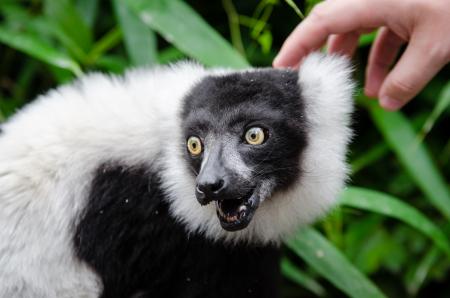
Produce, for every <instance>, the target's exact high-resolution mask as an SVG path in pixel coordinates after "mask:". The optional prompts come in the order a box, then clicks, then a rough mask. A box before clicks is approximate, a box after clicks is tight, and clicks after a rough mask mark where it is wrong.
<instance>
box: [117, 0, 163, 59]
mask: <svg viewBox="0 0 450 298" xmlns="http://www.w3.org/2000/svg"><path fill="white" fill-rule="evenodd" d="M113 4H114V10H115V14H116V18H117V20H118V22H119V24H120V27H121V29H122V32H123V39H124V42H125V48H126V50H127V53H128V56H129V57H130V60H131V63H132V64H133V65H151V64H155V63H156V62H157V54H158V51H157V41H156V35H155V33H154V32H152V31H151V30H150V29H149V28H148V26H147V25H146V24H144V23H143V22H142V21H141V20H140V19H139V17H138V15H137V14H135V13H134V12H133V11H131V9H130V8H129V7H128V5H127V4H126V3H125V2H124V1H123V0H114V1H113Z"/></svg>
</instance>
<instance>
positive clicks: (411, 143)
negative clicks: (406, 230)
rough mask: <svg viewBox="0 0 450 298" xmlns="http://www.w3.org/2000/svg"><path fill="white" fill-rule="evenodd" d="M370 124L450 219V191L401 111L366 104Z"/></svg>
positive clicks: (430, 198)
mask: <svg viewBox="0 0 450 298" xmlns="http://www.w3.org/2000/svg"><path fill="white" fill-rule="evenodd" d="M368 106H370V108H369V110H370V113H371V116H372V119H373V121H374V122H375V124H376V126H377V127H378V129H379V131H380V132H381V133H382V134H383V136H384V138H385V139H386V142H387V143H388V145H389V146H390V147H391V149H392V150H393V151H394V152H395V154H396V155H397V157H398V159H399V161H400V162H401V164H402V165H403V167H404V168H405V169H406V171H407V172H408V173H409V175H410V176H411V177H412V179H413V180H414V182H415V183H416V185H417V186H418V187H419V188H420V189H421V190H422V191H423V192H424V193H425V195H426V196H427V198H428V199H429V200H430V201H431V203H432V204H433V205H434V206H435V207H436V208H437V210H439V211H440V212H442V213H443V214H444V215H445V216H446V217H447V218H448V219H450V192H449V190H448V188H447V185H446V183H445V180H444V178H443V177H442V175H441V174H440V173H439V171H438V169H437V167H436V166H435V165H434V164H433V161H432V160H431V158H430V155H429V153H428V151H427V150H426V148H425V145H424V144H420V143H418V142H417V140H416V133H415V132H414V129H413V127H412V125H411V123H410V122H409V121H408V120H407V119H406V118H405V116H404V115H403V114H402V113H401V112H388V111H385V110H383V109H382V108H380V107H378V105H377V104H376V103H374V102H372V103H368Z"/></svg>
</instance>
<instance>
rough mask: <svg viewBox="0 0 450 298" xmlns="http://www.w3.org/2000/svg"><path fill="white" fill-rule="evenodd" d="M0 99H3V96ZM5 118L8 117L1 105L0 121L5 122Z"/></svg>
mask: <svg viewBox="0 0 450 298" xmlns="http://www.w3.org/2000/svg"><path fill="white" fill-rule="evenodd" d="M0 101H1V98H0ZM5 119H6V117H5V115H4V114H3V112H2V109H1V107H0V123H2V122H5Z"/></svg>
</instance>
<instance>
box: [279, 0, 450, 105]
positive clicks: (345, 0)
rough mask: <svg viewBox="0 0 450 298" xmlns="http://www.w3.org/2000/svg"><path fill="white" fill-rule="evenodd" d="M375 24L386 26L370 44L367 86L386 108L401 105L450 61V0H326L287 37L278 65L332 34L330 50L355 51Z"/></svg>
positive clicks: (297, 57)
mask: <svg viewBox="0 0 450 298" xmlns="http://www.w3.org/2000/svg"><path fill="white" fill-rule="evenodd" d="M376 28H381V29H380V30H379V32H378V35H377V38H376V39H375V41H374V43H373V45H372V48H371V50H370V55H369V61H368V65H367V69H366V83H365V87H364V91H365V93H366V95H367V96H370V97H378V98H379V100H380V105H381V106H382V107H383V108H385V109H387V110H397V109H399V108H401V107H402V106H404V105H405V104H406V103H407V102H408V101H409V100H411V99H412V98H413V97H414V96H415V95H417V93H419V91H420V90H421V89H422V88H423V87H424V86H425V85H426V84H427V83H428V82H429V81H430V80H431V79H432V78H433V76H434V75H435V74H436V73H437V72H438V71H439V70H440V69H441V68H442V67H443V66H444V65H445V64H447V63H448V62H449V61H450V0H401V1H399V0H378V1H373V0H328V1H326V2H322V3H320V4H318V5H316V6H315V7H314V9H313V10H312V11H311V13H310V15H309V16H308V17H307V18H306V19H305V20H304V21H303V22H301V23H300V24H299V25H298V26H297V28H296V29H295V30H294V31H293V32H292V33H291V35H290V36H289V37H288V38H287V40H286V41H285V42H284V44H283V47H282V48H281V50H280V52H279V54H278V56H277V57H276V58H275V60H274V62H273V66H274V67H288V66H292V67H295V66H298V64H299V63H300V61H301V60H302V59H303V57H305V56H306V55H307V54H308V53H309V52H311V51H313V50H316V49H319V48H320V47H321V46H322V45H323V44H324V43H325V42H326V40H327V38H328V51H329V52H330V53H341V54H345V55H349V56H351V55H352V54H353V52H354V51H355V49H356V47H357V44H358V39H359V36H360V34H362V33H365V32H370V31H372V30H374V29H376ZM406 42H407V43H408V46H407V48H406V50H405V51H404V53H403V54H402V56H401V57H400V59H399V60H398V62H397V63H396V64H395V65H394V67H393V68H392V70H391V69H390V68H391V65H392V64H393V63H394V62H395V59H396V57H397V55H398V52H399V50H400V48H401V46H402V45H403V44H404V43H406Z"/></svg>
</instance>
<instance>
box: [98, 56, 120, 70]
mask: <svg viewBox="0 0 450 298" xmlns="http://www.w3.org/2000/svg"><path fill="white" fill-rule="evenodd" d="M95 66H97V67H99V68H101V69H104V70H106V71H108V72H114V73H123V72H124V70H125V69H126V68H127V67H128V61H127V60H126V59H125V58H124V57H123V56H113V55H103V56H101V57H99V58H98V60H97V61H96V63H95Z"/></svg>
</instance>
